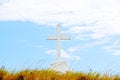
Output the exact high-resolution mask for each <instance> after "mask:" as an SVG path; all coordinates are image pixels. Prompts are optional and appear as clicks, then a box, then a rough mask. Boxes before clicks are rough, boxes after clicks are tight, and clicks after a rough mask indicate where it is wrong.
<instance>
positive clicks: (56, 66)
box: [50, 61, 68, 73]
mask: <svg viewBox="0 0 120 80" xmlns="http://www.w3.org/2000/svg"><path fill="white" fill-rule="evenodd" d="M50 69H52V70H55V71H58V72H62V73H64V72H66V71H68V64H67V61H57V62H54V63H53V64H51V67H50Z"/></svg>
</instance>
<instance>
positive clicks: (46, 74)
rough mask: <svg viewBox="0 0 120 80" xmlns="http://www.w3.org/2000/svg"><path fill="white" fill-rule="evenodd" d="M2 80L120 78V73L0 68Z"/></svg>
mask: <svg viewBox="0 0 120 80" xmlns="http://www.w3.org/2000/svg"><path fill="white" fill-rule="evenodd" d="M0 80H120V75H108V74H100V73H95V72H88V73H84V72H72V71H70V72H66V73H59V72H56V71H53V70H49V69H47V70H44V69H43V70H38V69H34V70H29V69H26V70H21V71H19V72H15V71H12V72H8V71H7V70H5V69H0Z"/></svg>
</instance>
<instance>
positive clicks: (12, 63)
mask: <svg viewBox="0 0 120 80" xmlns="http://www.w3.org/2000/svg"><path fill="white" fill-rule="evenodd" d="M119 4H120V2H119V1H118V0H98V1H96V0H85V1H82V0H69V1H68V0H66V1H64V0H58V1H56V0H49V1H47V0H24V1H22V0H9V1H7V0H5V1H4V0H3V1H1V2H0V66H5V67H6V68H7V69H10V70H11V69H16V70H20V69H25V68H31V69H33V68H39V69H41V68H49V66H50V64H51V63H53V62H55V60H56V55H55V53H56V41H49V40H47V36H49V35H56V24H58V23H59V24H61V27H62V31H61V34H62V35H69V36H70V37H71V40H68V41H62V48H61V52H62V53H61V54H62V59H63V60H67V61H68V64H69V68H70V69H73V70H77V71H89V69H92V70H93V71H99V72H107V71H111V72H113V71H115V72H117V71H118V70H120V68H119V67H120V64H119V61H120V27H119V26H120V16H119V14H120V10H119V7H120V6H119ZM111 5H112V6H111Z"/></svg>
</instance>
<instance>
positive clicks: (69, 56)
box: [46, 48, 80, 60]
mask: <svg viewBox="0 0 120 80" xmlns="http://www.w3.org/2000/svg"><path fill="white" fill-rule="evenodd" d="M75 51H76V50H75V49H74V50H73V49H71V48H69V49H67V50H64V49H62V50H61V58H63V59H70V60H79V59H80V56H76V55H73V54H72V53H71V52H73V53H74V52H75ZM46 53H47V54H52V55H56V50H52V49H49V50H47V51H46Z"/></svg>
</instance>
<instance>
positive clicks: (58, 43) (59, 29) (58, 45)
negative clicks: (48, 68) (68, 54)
mask: <svg viewBox="0 0 120 80" xmlns="http://www.w3.org/2000/svg"><path fill="white" fill-rule="evenodd" d="M60 31H61V27H60V25H59V24H58V25H57V39H58V40H57V61H59V60H60V58H61V54H60V53H61V38H60V37H61V33H60Z"/></svg>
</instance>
